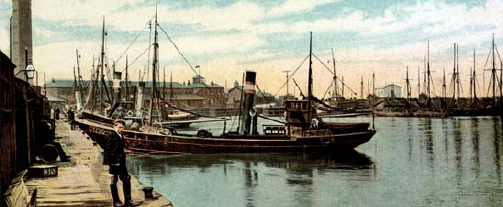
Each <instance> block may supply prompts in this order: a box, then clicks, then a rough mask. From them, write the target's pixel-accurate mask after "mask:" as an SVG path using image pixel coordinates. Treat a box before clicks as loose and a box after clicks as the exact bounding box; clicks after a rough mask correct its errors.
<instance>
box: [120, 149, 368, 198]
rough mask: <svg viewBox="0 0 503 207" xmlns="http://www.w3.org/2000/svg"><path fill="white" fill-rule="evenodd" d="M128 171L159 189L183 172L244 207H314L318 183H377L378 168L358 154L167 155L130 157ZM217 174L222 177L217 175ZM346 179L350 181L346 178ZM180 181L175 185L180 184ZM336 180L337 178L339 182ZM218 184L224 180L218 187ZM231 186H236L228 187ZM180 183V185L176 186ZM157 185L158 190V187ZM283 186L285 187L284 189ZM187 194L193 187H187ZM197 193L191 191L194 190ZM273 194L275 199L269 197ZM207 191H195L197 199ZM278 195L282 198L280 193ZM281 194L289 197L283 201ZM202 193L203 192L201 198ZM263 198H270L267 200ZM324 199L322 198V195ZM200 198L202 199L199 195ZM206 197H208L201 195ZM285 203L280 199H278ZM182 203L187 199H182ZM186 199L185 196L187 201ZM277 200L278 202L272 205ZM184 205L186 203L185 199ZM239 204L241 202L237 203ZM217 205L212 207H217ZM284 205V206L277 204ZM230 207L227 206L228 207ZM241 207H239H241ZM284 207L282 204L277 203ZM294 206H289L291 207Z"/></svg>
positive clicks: (216, 193)
mask: <svg viewBox="0 0 503 207" xmlns="http://www.w3.org/2000/svg"><path fill="white" fill-rule="evenodd" d="M128 169H129V170H130V171H131V173H132V174H134V175H136V176H138V178H139V179H140V181H146V182H147V184H151V185H153V186H155V187H156V189H157V188H161V193H163V192H162V188H163V187H162V186H160V185H159V183H174V182H175V180H176V179H179V178H178V177H183V176H180V174H181V172H185V173H186V174H194V175H196V176H197V177H193V176H190V177H187V178H184V179H188V180H186V181H185V182H184V183H186V184H185V185H189V184H187V183H190V182H191V180H197V181H200V182H212V185H216V186H211V188H214V189H226V190H229V191H231V189H234V190H232V192H233V193H234V194H237V195H242V197H239V198H234V200H233V202H238V203H241V204H240V205H245V206H263V204H260V203H261V202H263V201H264V200H267V199H271V201H270V202H276V200H278V199H279V200H281V199H286V200H285V201H282V202H289V203H291V204H292V205H293V206H312V205H314V203H316V200H317V199H318V198H317V196H316V192H317V187H316V178H319V177H320V176H322V177H323V178H325V177H326V176H329V177H332V176H334V175H337V173H340V175H339V176H336V177H338V178H339V179H344V177H348V176H350V177H351V179H355V178H354V176H355V175H356V176H357V177H358V178H357V179H356V180H357V181H359V182H367V181H369V180H372V179H373V178H374V177H375V174H376V169H375V164H374V162H373V161H372V159H371V158H370V157H368V156H367V155H365V154H362V153H359V152H357V151H354V150H352V151H347V152H344V153H339V154H316V153H270V154H263V153H260V154H186V155H175V156H164V155H161V156H159V155H155V156H149V155H131V156H129V157H128ZM215 172H218V173H217V174H215ZM346 175H347V176H346ZM153 177H155V180H156V181H155V182H153V181H152V179H153ZM175 177H176V179H175ZM336 177H333V178H336ZM212 179H213V180H220V181H218V182H216V181H215V182H213V181H212ZM229 180H232V181H233V182H229ZM177 181H180V180H177ZM156 185H158V186H156ZM281 186H283V187H281ZM184 187H186V188H188V187H191V185H189V186H184ZM191 188H192V187H191ZM269 189H274V191H275V192H274V193H269V194H270V195H269V194H267V191H268V190H269ZM199 190H202V189H201V188H194V189H193V190H191V192H192V193H194V192H197V191H199ZM166 191H167V192H165V193H164V194H166V196H168V197H169V196H172V195H173V194H174V193H175V192H176V191H173V190H172V189H168V190H166ZM276 191H277V192H276ZM282 191H284V192H283V193H284V194H288V196H286V195H285V196H284V197H283V196H281V194H283V193H281V192H282ZM198 193H199V192H198ZM264 193H265V194H266V195H264ZM318 193H319V192H318ZM196 194H197V193H196ZM201 194H202V195H201V196H202V197H204V196H208V195H205V194H203V193H201ZM212 194H214V195H211V197H210V198H207V199H209V200H211V199H215V197H216V198H218V199H222V198H223V200H225V199H230V198H228V197H232V196H229V195H226V194H225V193H223V192H213V193H212ZM279 196H281V197H280V198H275V197H279ZM177 197H182V196H177ZM183 197H185V195H183ZM273 198H274V199H273ZM180 199H183V198H180ZM236 200H237V201H236ZM180 202H181V206H198V205H199V204H200V203H195V204H194V203H191V202H192V201H187V199H184V201H179V200H175V202H174V203H175V205H176V204H177V203H180ZM218 202H222V201H215V202H212V203H213V204H211V205H209V206H218V205H219V204H218ZM278 202H279V201H278ZM226 205H227V206H229V205H228V204H226ZM240 205H237V206H240ZM278 205H279V203H278ZM292 205H290V206H292Z"/></svg>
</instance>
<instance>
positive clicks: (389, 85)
mask: <svg viewBox="0 0 503 207" xmlns="http://www.w3.org/2000/svg"><path fill="white" fill-rule="evenodd" d="M393 86H394V87H397V88H402V87H401V86H399V85H396V84H394V83H392V84H388V85H385V86H383V87H380V88H376V89H384V88H387V87H393Z"/></svg>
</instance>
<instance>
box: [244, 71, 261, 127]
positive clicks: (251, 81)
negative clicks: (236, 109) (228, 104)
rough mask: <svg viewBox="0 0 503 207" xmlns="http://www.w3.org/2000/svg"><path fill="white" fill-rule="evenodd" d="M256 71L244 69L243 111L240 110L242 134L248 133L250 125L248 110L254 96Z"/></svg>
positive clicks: (251, 105) (250, 108)
mask: <svg viewBox="0 0 503 207" xmlns="http://www.w3.org/2000/svg"><path fill="white" fill-rule="evenodd" d="M256 75H257V73H256V72H253V71H246V75H245V85H244V86H243V92H244V95H245V96H244V97H245V99H244V102H243V111H241V115H242V117H243V122H242V125H241V129H243V134H244V135H248V134H250V125H251V121H252V120H251V118H252V117H251V115H250V110H252V109H253V100H254V98H255V90H256V89H255V78H256Z"/></svg>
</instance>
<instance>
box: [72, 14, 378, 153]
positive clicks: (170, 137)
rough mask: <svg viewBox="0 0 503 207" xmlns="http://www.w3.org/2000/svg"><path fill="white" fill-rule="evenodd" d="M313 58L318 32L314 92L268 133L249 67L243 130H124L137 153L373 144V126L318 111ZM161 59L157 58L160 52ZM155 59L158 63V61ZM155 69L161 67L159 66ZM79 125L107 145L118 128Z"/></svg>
mask: <svg viewBox="0 0 503 207" xmlns="http://www.w3.org/2000/svg"><path fill="white" fill-rule="evenodd" d="M156 24H157V23H156ZM154 45H157V44H156V43H155V44H154ZM154 49H156V47H154ZM154 53H155V52H154ZM311 56H312V35H311V40H310V54H309V79H308V82H309V84H308V95H307V98H305V99H303V100H285V108H286V119H285V120H286V121H285V122H283V123H282V125H264V126H263V132H262V133H259V132H258V124H257V123H258V121H257V120H258V118H259V115H258V114H257V113H256V111H255V109H253V105H254V103H253V102H254V96H255V92H256V84H255V83H256V81H255V80H256V73H255V72H252V71H246V75H245V86H244V100H243V107H242V108H241V111H240V113H241V114H240V120H241V123H240V126H239V127H238V130H236V131H229V132H225V125H224V130H223V131H224V133H222V134H221V135H219V136H214V135H212V133H211V132H209V131H207V130H204V129H201V130H199V131H198V132H197V134H183V133H178V132H177V131H176V130H175V129H174V128H159V127H155V126H154V125H153V124H150V126H146V127H145V128H143V129H142V130H127V129H126V130H124V139H125V146H126V147H127V148H128V149H129V150H132V151H138V152H147V153H153V154H156V153H265V152H325V153H336V152H339V151H346V150H352V149H354V148H356V147H357V146H359V145H361V144H363V143H366V142H368V141H369V140H370V139H371V138H372V137H373V136H374V134H375V133H376V130H374V129H370V128H369V126H370V123H367V122H363V123H346V122H345V123H339V122H324V121H323V120H322V119H321V118H318V117H317V116H316V110H315V107H314V106H313V103H314V99H315V97H314V96H313V95H312V85H313V81H312V80H313V79H312V61H311ZM155 58H156V56H154V59H155ZM154 62H156V61H155V60H154ZM154 67H156V66H155V65H154ZM153 71H155V69H154V70H153ZM152 98H155V96H154V97H152ZM152 102H155V101H151V103H152ZM150 107H152V105H151V106H150ZM150 119H151V116H150ZM278 122H279V121H278ZM148 123H153V122H147V124H148ZM76 124H77V125H78V126H79V128H80V129H81V130H83V131H84V132H85V133H87V134H88V135H89V136H90V137H91V138H92V139H93V140H95V141H96V142H98V143H99V144H101V143H103V142H104V139H106V135H107V134H108V133H109V132H110V131H112V130H113V128H112V125H111V124H110V123H105V122H100V121H99V120H96V119H85V118H83V119H76Z"/></svg>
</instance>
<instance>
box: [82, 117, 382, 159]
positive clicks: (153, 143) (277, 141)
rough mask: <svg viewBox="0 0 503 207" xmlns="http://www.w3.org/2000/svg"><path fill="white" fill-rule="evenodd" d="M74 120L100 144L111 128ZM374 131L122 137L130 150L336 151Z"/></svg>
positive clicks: (131, 134) (138, 134) (128, 133)
mask: <svg viewBox="0 0 503 207" xmlns="http://www.w3.org/2000/svg"><path fill="white" fill-rule="evenodd" d="M76 123H77V124H78V126H79V128H80V129H81V130H83V131H84V132H85V133H87V134H88V135H89V137H91V139H93V140H94V141H96V142H97V143H98V144H100V145H103V144H104V142H105V141H104V140H105V139H106V135H107V134H108V133H109V132H110V131H112V130H113V129H112V127H110V126H106V125H103V124H99V123H95V122H89V121H86V120H82V119H78V120H76ZM375 133H376V131H375V130H365V131H361V132H352V133H344V134H336V135H319V136H316V135H314V136H306V137H289V136H270V135H247V136H244V135H225V134H224V135H222V136H219V137H197V136H192V135H165V134H159V133H147V132H140V131H128V130H125V131H124V137H125V138H124V139H125V145H126V148H128V149H129V150H133V151H140V152H149V153H267V152H328V153H337V152H340V151H345V150H352V149H354V148H356V147H357V146H359V145H361V144H363V143H366V142H368V141H369V140H370V139H371V138H372V136H373V135H374V134H375Z"/></svg>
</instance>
